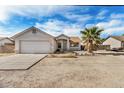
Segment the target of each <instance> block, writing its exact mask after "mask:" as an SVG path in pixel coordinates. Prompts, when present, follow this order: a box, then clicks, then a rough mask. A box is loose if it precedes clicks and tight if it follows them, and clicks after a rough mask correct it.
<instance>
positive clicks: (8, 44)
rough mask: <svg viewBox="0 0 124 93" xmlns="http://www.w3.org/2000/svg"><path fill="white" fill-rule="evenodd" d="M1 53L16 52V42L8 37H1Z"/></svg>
mask: <svg viewBox="0 0 124 93" xmlns="http://www.w3.org/2000/svg"><path fill="white" fill-rule="evenodd" d="M0 52H1V53H3V52H14V41H13V40H12V39H10V38H8V37H0Z"/></svg>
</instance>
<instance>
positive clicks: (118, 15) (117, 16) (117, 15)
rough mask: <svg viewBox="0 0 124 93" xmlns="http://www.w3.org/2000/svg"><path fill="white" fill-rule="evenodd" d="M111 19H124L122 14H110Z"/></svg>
mask: <svg viewBox="0 0 124 93" xmlns="http://www.w3.org/2000/svg"><path fill="white" fill-rule="evenodd" d="M110 17H111V18H124V14H111V16H110Z"/></svg>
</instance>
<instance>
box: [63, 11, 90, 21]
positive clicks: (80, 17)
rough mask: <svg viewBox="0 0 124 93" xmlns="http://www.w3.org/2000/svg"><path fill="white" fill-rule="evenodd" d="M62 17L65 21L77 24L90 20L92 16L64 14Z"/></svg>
mask: <svg viewBox="0 0 124 93" xmlns="http://www.w3.org/2000/svg"><path fill="white" fill-rule="evenodd" d="M64 16H65V17H66V18H67V19H71V20H75V21H78V22H84V21H87V20H90V19H91V18H92V16H91V15H89V14H82V15H79V14H73V13H66V14H65V15H64Z"/></svg>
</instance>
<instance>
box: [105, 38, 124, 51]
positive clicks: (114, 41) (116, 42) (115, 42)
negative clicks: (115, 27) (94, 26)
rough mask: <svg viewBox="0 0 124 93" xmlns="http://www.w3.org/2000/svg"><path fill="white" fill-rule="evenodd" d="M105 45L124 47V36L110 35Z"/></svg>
mask: <svg viewBox="0 0 124 93" xmlns="http://www.w3.org/2000/svg"><path fill="white" fill-rule="evenodd" d="M103 45H110V48H111V49H113V48H124V36H110V37H109V38H108V39H106V40H105V41H104V42H103Z"/></svg>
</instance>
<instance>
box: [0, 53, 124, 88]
mask: <svg viewBox="0 0 124 93" xmlns="http://www.w3.org/2000/svg"><path fill="white" fill-rule="evenodd" d="M0 87H41V88H42V87H47V88H48V87H49V88H51V87H53V88H55V87H66V88H68V87H81V88H82V87H124V56H102V55H98V56H79V57H78V58H45V59H43V60H42V61H41V62H39V63H38V64H36V65H35V66H33V67H32V68H30V69H29V70H24V71H0Z"/></svg>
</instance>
